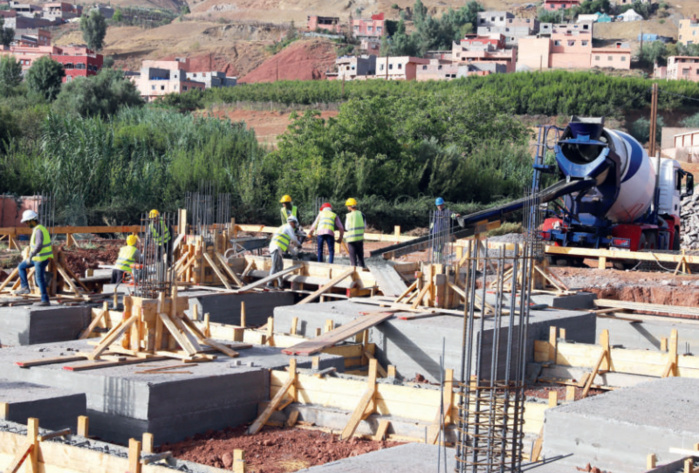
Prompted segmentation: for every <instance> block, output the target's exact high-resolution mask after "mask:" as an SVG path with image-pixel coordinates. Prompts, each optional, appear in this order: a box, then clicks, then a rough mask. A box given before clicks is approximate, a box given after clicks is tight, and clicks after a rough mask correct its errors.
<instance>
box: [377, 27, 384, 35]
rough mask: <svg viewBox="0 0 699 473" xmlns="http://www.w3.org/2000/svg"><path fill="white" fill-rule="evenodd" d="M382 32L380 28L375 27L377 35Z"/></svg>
mask: <svg viewBox="0 0 699 473" xmlns="http://www.w3.org/2000/svg"><path fill="white" fill-rule="evenodd" d="M382 31H383V28H381V27H380V26H377V27H376V32H377V33H379V34H381V32H382Z"/></svg>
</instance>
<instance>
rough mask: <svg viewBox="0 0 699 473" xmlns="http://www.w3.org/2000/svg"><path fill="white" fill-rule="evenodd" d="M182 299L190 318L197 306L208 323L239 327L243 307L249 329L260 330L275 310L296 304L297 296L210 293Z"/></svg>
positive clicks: (194, 294)
mask: <svg viewBox="0 0 699 473" xmlns="http://www.w3.org/2000/svg"><path fill="white" fill-rule="evenodd" d="M180 295H181V296H188V297H189V298H190V299H189V310H188V311H186V312H187V313H188V314H191V312H192V310H193V308H194V306H195V305H197V306H198V308H197V309H198V311H199V317H200V318H201V317H203V316H204V314H207V313H208V314H209V320H211V322H219V323H222V324H230V325H240V307H241V303H245V321H246V324H247V325H248V326H253V327H255V326H259V325H264V324H266V323H267V319H268V318H269V317H272V315H274V309H275V308H276V307H280V306H288V305H291V304H294V303H295V302H296V294H294V293H293V292H283V291H270V292H255V293H248V294H226V293H215V292H211V291H196V292H189V291H186V292H182V293H180Z"/></svg>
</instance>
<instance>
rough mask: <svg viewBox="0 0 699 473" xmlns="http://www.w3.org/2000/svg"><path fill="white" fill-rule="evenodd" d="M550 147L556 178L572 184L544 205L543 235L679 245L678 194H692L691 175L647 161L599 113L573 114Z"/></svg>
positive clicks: (597, 242) (600, 244) (587, 243)
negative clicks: (574, 187)
mask: <svg viewBox="0 0 699 473" xmlns="http://www.w3.org/2000/svg"><path fill="white" fill-rule="evenodd" d="M554 152H555V156H556V164H557V168H558V174H559V177H560V179H561V180H562V181H565V182H569V183H571V182H577V183H578V187H577V190H575V191H574V192H571V193H569V194H566V195H563V196H562V197H561V198H560V199H558V201H556V202H555V204H557V205H556V208H555V209H550V210H549V215H550V216H549V217H548V218H546V219H545V220H544V223H543V226H542V231H541V236H542V238H543V239H544V240H547V241H550V242H551V243H552V244H554V245H557V246H578V247H587V248H608V247H613V248H621V249H626V250H632V251H637V250H643V249H679V241H680V237H679V232H680V213H681V199H682V197H685V196H687V195H691V194H692V193H693V188H694V178H693V176H692V174H690V173H688V172H685V171H684V170H682V169H681V168H680V165H679V163H678V162H677V161H675V160H673V159H660V163H658V160H656V159H649V157H648V153H647V152H646V150H644V149H643V147H642V146H641V144H640V143H639V142H638V141H636V139H634V138H633V137H632V136H631V135H629V134H627V133H625V132H622V131H619V130H610V129H607V128H605V127H604V119H603V118H579V117H573V118H572V119H571V122H570V123H569V124H568V126H567V127H566V128H565V129H564V130H563V133H562V134H561V136H560V139H559V140H558V142H557V143H556V145H555V147H554ZM683 184H684V186H683ZM683 187H684V188H685V191H684V192H683V191H682V189H683Z"/></svg>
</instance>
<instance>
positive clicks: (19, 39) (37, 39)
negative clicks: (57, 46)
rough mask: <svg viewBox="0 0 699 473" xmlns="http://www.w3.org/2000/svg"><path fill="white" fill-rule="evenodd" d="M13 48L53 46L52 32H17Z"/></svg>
mask: <svg viewBox="0 0 699 473" xmlns="http://www.w3.org/2000/svg"><path fill="white" fill-rule="evenodd" d="M13 46H51V32H50V31H49V30H45V29H43V28H21V29H18V30H15V40H14V42H13Z"/></svg>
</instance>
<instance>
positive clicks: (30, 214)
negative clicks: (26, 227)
mask: <svg viewBox="0 0 699 473" xmlns="http://www.w3.org/2000/svg"><path fill="white" fill-rule="evenodd" d="M38 219H39V216H38V215H37V213H36V212H34V211H33V210H25V211H24V213H22V223H24V222H28V221H30V220H38Z"/></svg>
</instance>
